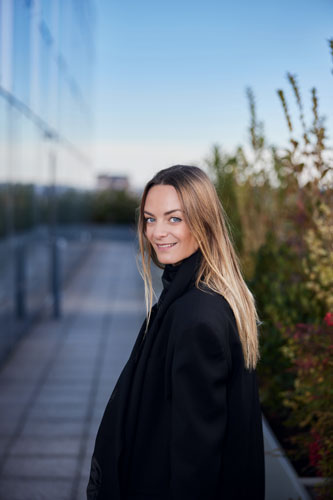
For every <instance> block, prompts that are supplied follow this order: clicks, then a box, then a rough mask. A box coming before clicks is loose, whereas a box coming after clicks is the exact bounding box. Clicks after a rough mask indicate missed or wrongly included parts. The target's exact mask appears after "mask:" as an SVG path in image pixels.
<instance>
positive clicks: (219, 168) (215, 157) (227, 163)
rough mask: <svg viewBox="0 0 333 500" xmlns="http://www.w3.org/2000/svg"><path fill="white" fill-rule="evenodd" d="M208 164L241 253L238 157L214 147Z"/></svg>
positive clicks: (232, 234)
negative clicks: (237, 176) (236, 171)
mask: <svg viewBox="0 0 333 500" xmlns="http://www.w3.org/2000/svg"><path fill="white" fill-rule="evenodd" d="M207 164H208V166H209V167H210V170H211V172H212V174H213V176H214V178H215V187H216V191H217V194H218V196H219V199H220V200H221V203H222V206H223V208H224V210H225V212H226V214H227V219H228V222H229V228H230V232H231V236H232V238H233V240H234V242H235V246H236V248H237V250H238V251H239V252H241V251H242V223H241V219H240V214H239V210H238V201H237V196H236V188H237V186H236V176H235V165H236V164H237V160H236V157H232V156H228V155H226V154H224V153H222V151H221V150H220V148H219V146H217V145H215V146H213V150H212V155H211V157H210V158H209V159H208V160H207Z"/></svg>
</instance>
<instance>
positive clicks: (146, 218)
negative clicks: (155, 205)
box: [145, 217, 154, 223]
mask: <svg viewBox="0 0 333 500" xmlns="http://www.w3.org/2000/svg"><path fill="white" fill-rule="evenodd" d="M153 220H154V218H153V217H145V221H146V222H148V223H150V222H152V221H153Z"/></svg>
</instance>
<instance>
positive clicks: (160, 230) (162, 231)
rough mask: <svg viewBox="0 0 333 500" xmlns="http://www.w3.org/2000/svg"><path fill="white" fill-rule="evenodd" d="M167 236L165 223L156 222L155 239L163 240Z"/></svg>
mask: <svg viewBox="0 0 333 500" xmlns="http://www.w3.org/2000/svg"><path fill="white" fill-rule="evenodd" d="M167 234H168V231H167V227H166V225H165V224H164V222H156V223H155V227H154V237H155V238H156V239H158V238H163V237H164V236H167Z"/></svg>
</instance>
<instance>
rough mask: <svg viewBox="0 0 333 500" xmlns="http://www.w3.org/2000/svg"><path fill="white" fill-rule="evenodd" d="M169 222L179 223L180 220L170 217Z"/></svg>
mask: <svg viewBox="0 0 333 500" xmlns="http://www.w3.org/2000/svg"><path fill="white" fill-rule="evenodd" d="M170 220H171V222H181V219H180V218H179V217H171V219H170Z"/></svg>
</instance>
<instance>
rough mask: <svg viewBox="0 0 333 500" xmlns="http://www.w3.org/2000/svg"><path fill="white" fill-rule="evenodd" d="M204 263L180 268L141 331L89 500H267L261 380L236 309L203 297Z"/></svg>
mask: <svg viewBox="0 0 333 500" xmlns="http://www.w3.org/2000/svg"><path fill="white" fill-rule="evenodd" d="M201 257H202V255H201V253H200V251H197V252H195V253H194V254H193V255H191V256H190V257H188V258H187V259H185V260H184V261H183V262H182V263H181V264H180V265H179V266H176V267H177V269H176V270H174V268H173V273H174V274H175V276H174V278H173V279H172V281H171V283H170V286H169V287H168V289H165V290H164V292H163V293H162V295H161V299H160V301H159V303H158V304H155V305H154V306H153V308H152V317H151V326H150V328H149V330H148V332H147V334H146V336H145V337H144V329H145V325H146V321H145V322H144V323H143V325H142V327H141V330H140V332H139V335H138V338H137V340H136V342H135V345H134V348H133V350H132V353H131V355H130V358H129V360H128V362H127V364H126V365H125V367H124V369H123V371H122V373H121V375H120V377H119V379H118V382H117V384H116V386H115V388H114V390H113V393H112V395H111V397H110V400H109V402H108V404H107V407H106V409H105V413H104V416H103V419H102V421H101V424H100V427H99V430H98V434H97V438H96V443H95V449H94V453H93V457H92V465H91V474H90V479H89V483H88V487H87V498H88V500H120V499H121V500H129V499H133V500H219V499H221V500H222V499H223V500H224V499H225V500H229V499H235V500H241V499H247V500H249V499H255V500H263V499H264V453H263V436H262V423H261V412H260V405H259V398H258V389H257V381H256V374H255V371H248V370H246V369H245V367H244V358H243V354H242V349H241V344H240V340H239V335H238V331H237V327H236V322H235V318H234V315H233V312H232V309H231V307H230V306H229V304H228V302H227V301H226V300H225V299H224V298H223V297H222V296H221V295H218V294H216V293H212V292H210V293H207V292H206V291H202V290H199V289H197V288H196V287H195V284H194V281H195V272H196V270H197V268H198V265H199V262H200V259H201ZM171 267H172V266H166V270H165V271H164V277H165V278H166V279H167V277H168V272H170V271H172V269H171ZM171 277H172V276H171Z"/></svg>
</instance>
